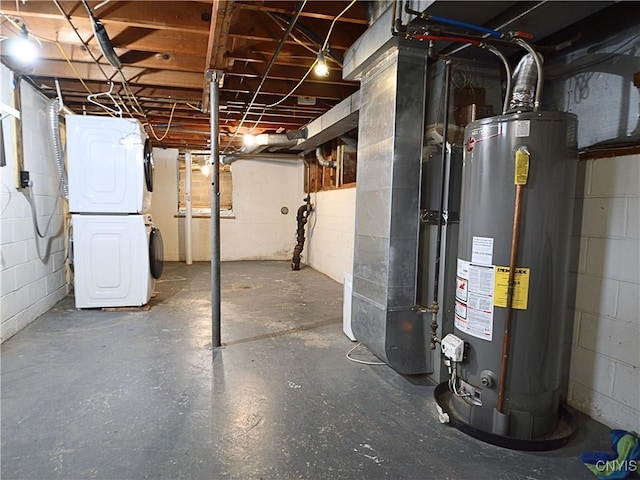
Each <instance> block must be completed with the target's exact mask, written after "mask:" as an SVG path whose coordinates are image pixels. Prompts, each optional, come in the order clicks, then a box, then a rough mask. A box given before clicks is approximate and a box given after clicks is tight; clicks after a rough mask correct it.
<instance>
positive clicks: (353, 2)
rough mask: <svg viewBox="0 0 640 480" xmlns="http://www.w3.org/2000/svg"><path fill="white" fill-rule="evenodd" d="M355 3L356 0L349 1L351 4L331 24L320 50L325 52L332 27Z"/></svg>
mask: <svg viewBox="0 0 640 480" xmlns="http://www.w3.org/2000/svg"><path fill="white" fill-rule="evenodd" d="M355 3H356V0H351V3H349V5H347V6H346V7H345V8H344V10H342V11H341V12H340V13H339V14H338V15H337V16H336V17H335V18H334V19H333V21H332V22H331V26H330V27H329V32H328V33H327V36H326V38H325V39H324V43H323V44H322V50H323V51H324V50H326V48H327V45H328V44H329V37H331V33H332V32H333V27H334V26H335V25H336V22H337V21H338V19H339V18H340V17H342V15H344V14H345V13H347V10H349V9H350V8H351V7H352V6H353V5H354V4H355Z"/></svg>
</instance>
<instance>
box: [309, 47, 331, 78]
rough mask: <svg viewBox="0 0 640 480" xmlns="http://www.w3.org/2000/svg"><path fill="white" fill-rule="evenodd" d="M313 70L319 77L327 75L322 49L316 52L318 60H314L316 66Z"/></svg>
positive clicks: (327, 70)
mask: <svg viewBox="0 0 640 480" xmlns="http://www.w3.org/2000/svg"><path fill="white" fill-rule="evenodd" d="M313 71H314V72H315V74H316V75H318V76H319V77H326V76H327V75H329V67H327V62H325V61H324V55H323V54H322V50H320V51H319V52H318V60H317V61H316V66H315V67H314V69H313Z"/></svg>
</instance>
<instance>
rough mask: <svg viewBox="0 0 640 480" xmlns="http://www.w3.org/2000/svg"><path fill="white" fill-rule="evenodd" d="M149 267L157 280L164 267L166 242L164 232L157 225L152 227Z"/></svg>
mask: <svg viewBox="0 0 640 480" xmlns="http://www.w3.org/2000/svg"><path fill="white" fill-rule="evenodd" d="M149 268H150V269H151V276H152V277H153V278H155V279H156V280H157V279H158V278H160V276H161V275H162V270H163V269H164V244H163V243H162V234H161V233H160V230H159V229H157V228H156V227H153V228H152V229H151V233H150V235H149Z"/></svg>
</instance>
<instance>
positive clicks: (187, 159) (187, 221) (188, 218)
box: [184, 152, 193, 265]
mask: <svg viewBox="0 0 640 480" xmlns="http://www.w3.org/2000/svg"><path fill="white" fill-rule="evenodd" d="M184 168H185V171H184V173H185V175H184V184H185V185H184V201H185V207H186V208H185V210H186V211H185V217H184V243H185V246H184V247H185V256H186V262H185V263H186V264H187V265H192V264H193V254H192V251H191V238H192V235H191V226H192V225H191V223H192V219H193V206H192V204H191V185H192V181H191V180H192V178H191V177H192V171H191V169H192V168H193V161H192V158H191V152H185V153H184Z"/></svg>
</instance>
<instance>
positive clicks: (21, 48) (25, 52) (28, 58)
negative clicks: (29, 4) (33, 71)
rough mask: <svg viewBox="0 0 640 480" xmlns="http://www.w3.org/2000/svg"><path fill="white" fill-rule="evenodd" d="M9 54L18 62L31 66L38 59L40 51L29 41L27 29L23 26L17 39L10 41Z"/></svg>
mask: <svg viewBox="0 0 640 480" xmlns="http://www.w3.org/2000/svg"><path fill="white" fill-rule="evenodd" d="M9 54H10V55H11V56H12V57H14V58H15V59H16V60H18V61H20V62H22V63H25V64H30V63H33V62H34V61H35V59H36V58H38V49H37V48H36V46H35V44H34V43H33V42H32V41H30V40H29V34H28V33H27V28H26V27H25V26H24V25H23V26H22V29H21V30H20V33H19V34H18V36H17V37H14V38H12V39H11V40H10V45H9Z"/></svg>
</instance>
